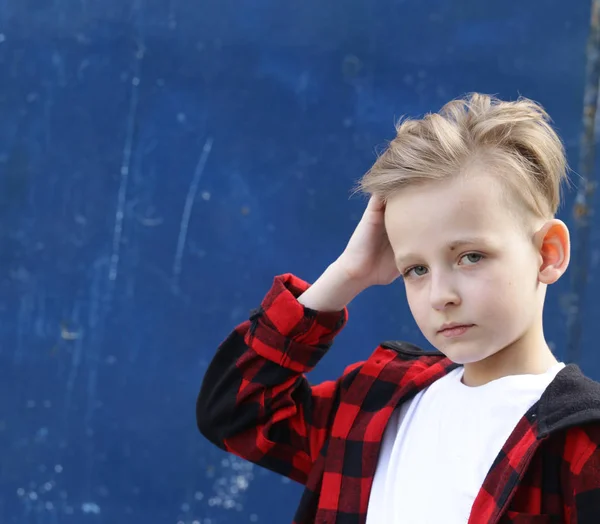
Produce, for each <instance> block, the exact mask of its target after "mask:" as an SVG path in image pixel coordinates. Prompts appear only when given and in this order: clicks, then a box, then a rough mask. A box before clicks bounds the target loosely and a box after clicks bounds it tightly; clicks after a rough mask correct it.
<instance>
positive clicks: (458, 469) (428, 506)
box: [367, 363, 565, 524]
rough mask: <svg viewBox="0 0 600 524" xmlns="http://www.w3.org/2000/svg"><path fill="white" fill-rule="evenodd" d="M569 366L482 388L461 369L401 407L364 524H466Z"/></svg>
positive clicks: (388, 429)
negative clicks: (501, 461)
mask: <svg viewBox="0 0 600 524" xmlns="http://www.w3.org/2000/svg"><path fill="white" fill-rule="evenodd" d="M564 367H565V365H564V364H563V363H558V364H556V365H555V366H553V367H552V368H551V369H550V370H548V371H547V372H546V373H544V374H542V375H514V376H508V377H502V378H500V379H497V380H494V381H492V382H489V383H488V384H485V385H483V386H479V387H469V386H466V385H465V384H463V383H462V376H463V373H464V368H463V367H459V368H457V369H455V370H453V371H451V372H450V373H449V374H448V375H446V376H444V377H442V378H441V379H439V380H437V381H436V382H434V383H433V384H431V385H430V386H429V387H428V388H426V389H424V390H423V391H420V392H419V393H418V394H417V395H416V396H415V397H414V398H413V399H412V400H410V401H408V402H405V403H403V404H402V405H401V406H399V408H397V409H396V410H395V411H394V413H393V414H392V416H391V418H390V420H389V422H388V425H387V427H386V429H385V432H384V435H383V441H382V446H381V451H380V455H379V459H378V463H377V469H376V470H375V477H374V479H373V486H372V490H371V494H370V498H369V506H368V510H367V524H383V523H385V524H396V523H397V524H440V523H441V522H443V523H444V524H466V523H467V522H468V520H469V514H470V512H471V507H472V506H473V502H474V501H475V497H476V496H477V494H478V493H479V490H480V489H481V486H482V484H483V481H484V479H485V477H486V475H487V473H488V472H489V470H490V468H491V466H492V463H493V462H494V460H495V459H496V456H497V455H498V453H499V452H500V450H501V449H502V446H503V445H504V444H505V442H506V440H507V439H508V437H509V436H510V434H511V433H512V431H513V430H514V428H515V426H516V425H517V423H518V422H519V420H520V419H521V418H522V417H523V415H524V414H525V413H526V412H527V410H528V409H529V408H530V407H531V406H533V404H535V403H536V402H537V401H538V400H539V399H540V397H541V395H542V393H543V392H544V390H545V389H546V387H547V386H548V385H549V384H550V382H552V380H553V379H554V377H555V376H556V374H557V373H558V372H559V371H560V370H561V369H562V368H564Z"/></svg>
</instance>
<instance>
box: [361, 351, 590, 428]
mask: <svg viewBox="0 0 600 524" xmlns="http://www.w3.org/2000/svg"><path fill="white" fill-rule="evenodd" d="M386 357H387V358H386ZM384 359H385V360H387V364H389V365H391V367H392V368H395V369H396V370H397V371H398V372H399V373H400V374H401V375H404V376H406V375H407V374H409V375H411V376H412V377H419V376H421V375H423V376H427V377H429V378H432V377H436V378H441V377H442V376H444V375H445V374H447V373H449V372H450V371H452V370H454V369H456V368H457V367H459V366H460V364H456V363H453V362H452V361H450V359H448V358H447V357H446V356H445V355H444V354H443V353H441V352H440V351H437V350H425V349H423V348H421V347H419V346H417V345H415V344H413V343H410V342H406V341H400V340H387V341H384V342H381V344H380V345H379V347H378V348H377V349H376V350H375V352H374V353H373V354H372V355H371V357H370V358H369V360H368V362H369V361H370V362H374V363H379V364H386V362H384V361H382V360H384ZM417 368H418V370H419V373H417V372H416V369H417ZM409 370H410V373H407V372H408V371H409ZM357 371H358V370H357ZM394 374H395V373H392V375H389V374H388V375H387V377H388V378H390V376H393V375H394ZM418 381H419V382H421V380H418ZM426 383H427V384H429V383H431V381H430V380H425V381H423V384H422V385H423V386H425V385H426ZM534 417H535V418H537V424H538V427H539V437H540V438H543V437H545V436H547V435H549V434H551V433H557V432H560V431H562V430H568V429H570V428H583V431H585V432H592V433H594V434H598V435H600V382H598V381H596V380H593V379H592V378H590V377H588V376H586V375H585V374H584V373H583V372H582V370H581V368H580V367H579V366H578V365H577V364H567V365H566V366H565V367H564V368H563V369H562V370H561V371H559V373H558V374H557V375H556V377H555V378H554V379H553V380H552V382H551V383H550V384H549V385H548V387H547V388H546V389H545V391H544V392H543V393H542V395H541V397H540V400H539V402H538V403H537V404H536V407H535V415H534Z"/></svg>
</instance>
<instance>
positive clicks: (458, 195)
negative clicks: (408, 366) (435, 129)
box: [385, 172, 568, 364]
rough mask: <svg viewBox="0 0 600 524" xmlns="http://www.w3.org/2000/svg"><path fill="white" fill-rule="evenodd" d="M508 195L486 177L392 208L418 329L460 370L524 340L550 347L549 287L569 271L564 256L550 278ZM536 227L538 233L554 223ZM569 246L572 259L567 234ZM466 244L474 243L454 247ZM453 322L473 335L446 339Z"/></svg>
mask: <svg viewBox="0 0 600 524" xmlns="http://www.w3.org/2000/svg"><path fill="white" fill-rule="evenodd" d="M502 190H503V186H501V185H500V184H499V183H498V182H497V181H496V180H495V179H494V178H493V177H492V176H490V175H488V174H486V173H485V172H480V173H477V174H476V175H475V176H470V177H469V178H468V179H463V178H460V177H459V178H456V179H453V180H450V181H448V182H443V183H440V184H428V185H425V186H417V187H409V188H406V189H404V190H402V191H401V192H400V193H399V194H397V195H395V196H394V197H393V198H391V199H389V200H388V203H387V206H386V212H385V225H386V230H387V233H388V237H389V240H390V243H391V245H392V248H393V251H394V255H395V256H396V260H397V265H398V268H399V269H400V271H401V273H405V271H406V270H408V269H410V268H413V269H412V270H411V271H410V272H409V273H408V274H407V275H406V276H404V283H405V288H406V295H407V299H408V304H409V306H410V310H411V312H412V314H413V316H414V318H415V321H416V322H417V325H418V326H419V328H420V329H421V331H422V333H423V335H424V336H425V337H426V338H427V340H429V342H430V343H431V344H432V345H433V346H434V347H435V348H437V349H438V350H440V351H441V352H443V353H444V354H445V355H446V356H448V357H449V358H450V359H451V360H453V361H454V362H457V363H460V364H468V363H473V362H479V361H482V360H484V359H486V358H488V357H490V356H491V355H494V354H495V353H496V352H498V351H500V350H501V349H504V348H507V347H509V346H510V345H511V344H515V343H517V341H519V340H522V341H529V342H526V343H527V344H529V345H531V344H538V343H540V344H541V343H544V341H543V334H542V310H543V304H544V298H545V293H546V285H547V284H548V283H552V281H555V280H557V279H558V278H559V277H560V274H562V272H564V270H566V264H568V253H566V254H564V255H565V256H566V257H567V261H566V264H563V266H564V267H562V268H561V269H556V268H554V269H552V268H550V269H548V270H547V271H548V272H549V271H553V272H552V274H551V275H550V274H549V273H547V274H546V273H543V271H542V272H540V269H541V268H542V266H544V264H545V258H546V256H545V255H542V253H546V252H547V250H546V249H545V248H542V247H541V246H542V245H541V244H540V245H539V246H537V245H536V241H537V240H536V239H537V238H538V235H536V236H535V237H534V236H533V234H532V235H529V234H527V233H526V231H525V230H526V227H525V225H524V224H525V223H524V222H523V221H521V223H519V220H518V219H517V218H516V217H515V215H514V214H513V213H509V212H507V208H506V204H505V203H503V199H502V198H501V197H500V195H501V191H502ZM552 222H553V223H555V224H556V223H559V225H558V227H559V228H560V227H562V226H560V224H562V222H560V221H558V220H553V221H552ZM528 225H529V224H528ZM531 225H532V226H533V231H534V232H537V231H539V228H541V227H542V226H544V227H545V226H546V225H549V222H546V221H544V220H542V219H541V220H540V221H539V222H538V223H533V224H531ZM562 225H563V226H564V224H562ZM565 228H566V226H565ZM554 229H556V228H553V230H554ZM544 238H545V235H544ZM566 238H567V246H566V248H567V251H568V230H567V237H566ZM463 239H475V240H474V241H471V242H469V243H467V244H464V245H457V246H455V247H454V248H453V249H452V248H451V247H450V246H449V244H451V243H452V242H455V241H460V240H463ZM477 239H480V240H477ZM559 243H560V242H559ZM554 244H556V242H554ZM560 247H561V246H558V251H560ZM564 247H565V246H564V245H563V246H562V248H563V251H564ZM409 254H412V255H410V256H407V255H409ZM405 257H406V258H405ZM563 262H564V261H563ZM541 274H543V275H545V277H542V278H540V275H541ZM557 275H558V276H557ZM449 322H456V323H460V324H473V327H471V328H469V329H468V330H467V331H466V332H465V333H464V334H463V335H460V336H458V337H454V338H448V337H445V336H444V335H443V334H441V333H440V332H439V330H440V329H441V327H442V325H443V324H445V323H449ZM535 331H539V333H533V334H532V332H535ZM540 337H541V338H540Z"/></svg>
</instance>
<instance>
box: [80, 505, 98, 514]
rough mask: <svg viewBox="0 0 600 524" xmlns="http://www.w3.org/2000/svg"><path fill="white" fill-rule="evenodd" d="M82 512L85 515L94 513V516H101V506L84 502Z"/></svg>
mask: <svg viewBox="0 0 600 524" xmlns="http://www.w3.org/2000/svg"><path fill="white" fill-rule="evenodd" d="M81 511H83V512H84V513H93V514H94V515H99V514H100V506H98V504H96V503H95V502H84V503H83V504H82V505H81Z"/></svg>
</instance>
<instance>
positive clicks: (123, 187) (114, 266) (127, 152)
mask: <svg viewBox="0 0 600 524" xmlns="http://www.w3.org/2000/svg"><path fill="white" fill-rule="evenodd" d="M143 58H144V50H143V47H141V48H140V50H139V51H138V52H137V54H136V61H135V71H134V75H133V80H132V82H131V101H130V105H129V113H128V116H127V133H126V135H125V145H124V146H123V161H122V163H121V181H120V184H119V192H118V195H117V211H116V214H115V228H114V231H113V242H112V253H111V256H110V264H109V270H108V279H109V281H111V282H114V281H115V280H116V279H117V274H118V269H119V254H120V251H121V238H122V236H123V221H124V217H125V201H126V198H127V185H128V181H129V171H130V167H131V154H132V150H133V137H134V134H135V123H136V120H137V110H138V103H139V98H140V95H139V86H140V83H141V70H142V60H143Z"/></svg>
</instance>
